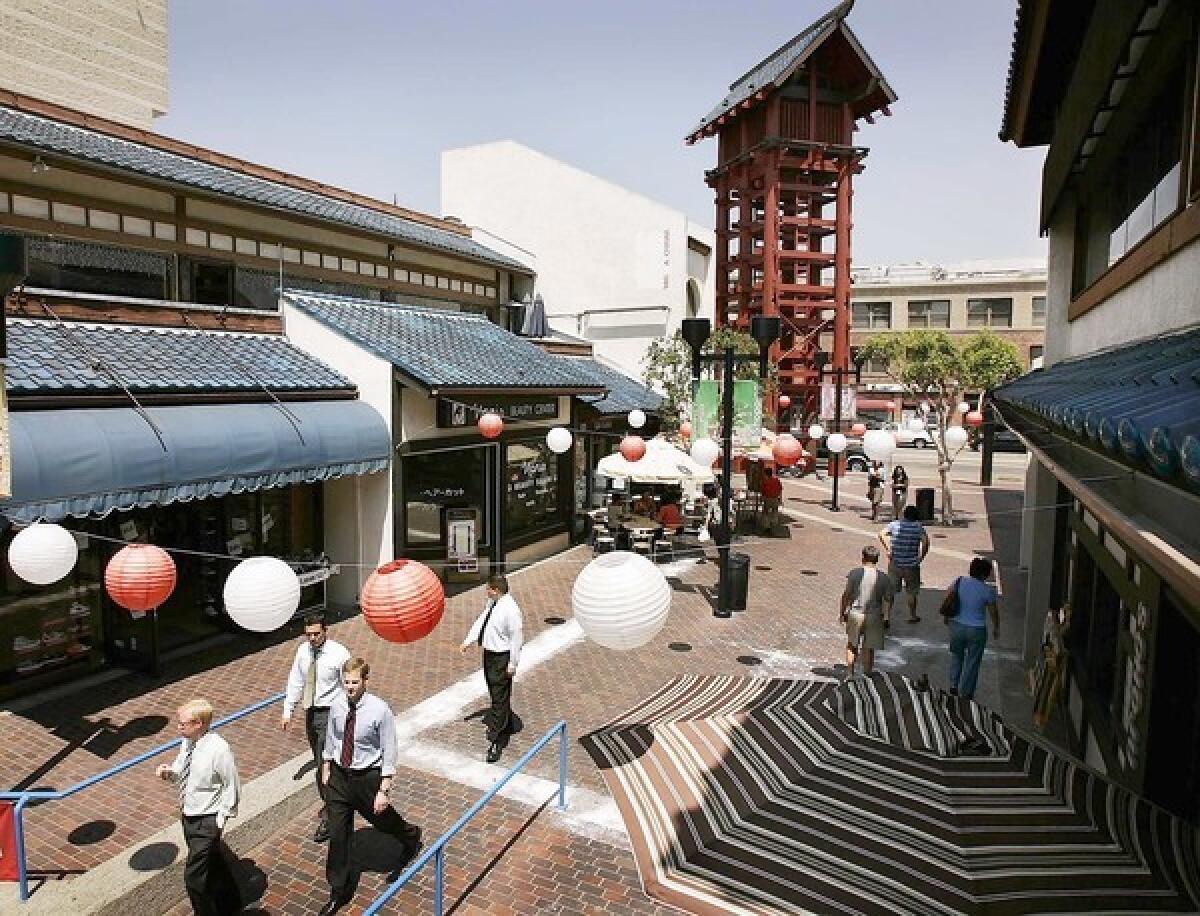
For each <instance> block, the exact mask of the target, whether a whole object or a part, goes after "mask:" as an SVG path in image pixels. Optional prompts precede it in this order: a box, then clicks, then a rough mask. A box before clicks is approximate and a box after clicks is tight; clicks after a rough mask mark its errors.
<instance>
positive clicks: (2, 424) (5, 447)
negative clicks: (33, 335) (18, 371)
mask: <svg viewBox="0 0 1200 916" xmlns="http://www.w3.org/2000/svg"><path fill="white" fill-rule="evenodd" d="M3 318H4V316H3V315H0V321H3ZM11 496H12V442H11V440H10V437H9V432H8V400H7V398H6V397H5V394H4V367H3V366H0V499H8V498H9V497H11Z"/></svg>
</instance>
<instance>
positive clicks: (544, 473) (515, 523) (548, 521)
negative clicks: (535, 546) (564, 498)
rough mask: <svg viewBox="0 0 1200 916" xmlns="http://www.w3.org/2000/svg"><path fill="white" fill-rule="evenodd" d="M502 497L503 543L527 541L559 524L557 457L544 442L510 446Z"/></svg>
mask: <svg viewBox="0 0 1200 916" xmlns="http://www.w3.org/2000/svg"><path fill="white" fill-rule="evenodd" d="M504 493H505V513H504V534H505V538H506V540H508V541H514V540H519V539H522V538H526V537H528V536H529V535H531V534H534V533H536V532H538V531H541V530H543V529H547V528H550V527H553V526H555V525H558V524H560V523H561V521H562V515H561V513H560V511H559V504H558V456H557V455H556V454H554V452H552V451H550V447H549V446H548V445H546V442H545V440H544V439H536V440H532V441H529V442H513V443H510V444H509V446H508V452H507V456H506V462H505V473H504Z"/></svg>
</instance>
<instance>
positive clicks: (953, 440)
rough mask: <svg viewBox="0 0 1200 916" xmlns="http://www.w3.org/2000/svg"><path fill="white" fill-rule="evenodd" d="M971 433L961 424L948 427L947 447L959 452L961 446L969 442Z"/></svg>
mask: <svg viewBox="0 0 1200 916" xmlns="http://www.w3.org/2000/svg"><path fill="white" fill-rule="evenodd" d="M969 438H970V435H969V434H968V433H967V431H966V430H965V429H963V428H962V427H961V426H958V425H954V426H947V427H946V448H947V449H949V450H950V451H952V452H957V451H958V450H959V449H960V448H962V447H963V446H964V445H966V444H967V440H968V439H969Z"/></svg>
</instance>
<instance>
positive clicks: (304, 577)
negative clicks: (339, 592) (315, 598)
mask: <svg viewBox="0 0 1200 916" xmlns="http://www.w3.org/2000/svg"><path fill="white" fill-rule="evenodd" d="M337 572H339V569H338V567H337V566H321V567H318V568H317V569H310V570H308V572H302V573H299V574H298V575H297V576H296V578H297V579H299V580H300V587H301V588H307V587H308V586H310V585H316V584H317V583H319V582H324V581H325V580H326V579H328V578H329V577H330V576H332V575H334V574H335V573H337Z"/></svg>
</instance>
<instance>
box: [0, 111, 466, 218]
mask: <svg viewBox="0 0 1200 916" xmlns="http://www.w3.org/2000/svg"><path fill="white" fill-rule="evenodd" d="M0 105H5V106H7V107H9V108H14V109H16V110H18V111H23V112H26V113H27V114H33V115H40V116H41V117H45V118H51V119H52V120H55V121H61V122H62V123H64V124H71V125H73V126H75V127H82V128H84V129H86V130H94V131H97V132H98V133H103V134H108V135H109V136H112V137H118V138H120V139H122V140H129V141H131V142H133V143H141V144H142V145H144V146H150V147H153V148H154V149H160V150H163V151H165V152H168V153H175V154H176V155H178V156H186V157H187V158H189V159H195V160H197V161H200V162H207V163H209V164H210V165H216V166H220V167H222V168H227V169H232V170H234V171H235V172H241V173H243V174H245V175H253V176H254V177H256V178H262V179H265V180H267V181H277V182H279V183H280V184H285V185H287V186H289V187H292V188H297V189H299V190H302V191H310V192H312V193H314V194H323V195H325V196H326V197H332V198H335V199H336V200H341V201H344V202H346V203H351V204H357V205H358V206H360V207H367V208H368V209H371V210H377V211H379V212H380V213H386V214H388V215H389V216H397V217H399V218H401V219H407V220H411V221H412V222H414V223H421V224H422V225H425V226H432V227H433V228H435V229H442V230H445V231H447V232H453V233H456V234H457V235H461V236H465V237H467V238H470V236H471V230H470V229H469V228H467V227H466V226H464V225H462V224H461V223H455V222H450V221H448V220H444V219H438V218H437V217H436V216H430V215H429V214H427V213H420V212H418V211H416V210H409V209H407V208H405V207H399V206H396V205H395V204H389V203H387V202H386V201H382V200H376V199H375V198H374V197H367V196H366V195H365V194H356V193H355V192H353V191H347V190H345V189H344V188H336V187H333V186H332V185H327V184H323V183H321V182H319V181H313V180H312V179H310V178H302V177H301V176H299V175H292V174H291V173H289V172H282V171H280V170H279V169H273V168H270V167H269V166H265V165H258V164H257V163H254V162H247V161H246V160H245V159H238V158H237V157H236V156H227V155H225V154H224V153H218V152H216V151H214V150H210V149H205V148H204V147H202V146H196V145H195V144H192V143H185V142H183V141H182V140H175V139H172V138H171V137H165V136H163V135H162V134H156V133H153V132H152V131H148V130H141V129H140V128H137V127H130V126H129V125H127V124H120V123H118V122H116V121H110V120H109V119H108V118H102V117H99V116H98V115H92V114H87V113H86V112H82V111H78V110H77V109H74V108H67V107H66V106H65V105H59V104H57V103H55V102H47V101H44V100H42V99H36V98H33V97H32V96H28V95H22V94H21V93H19V92H13V91H12V90H9V89H3V88H0Z"/></svg>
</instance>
